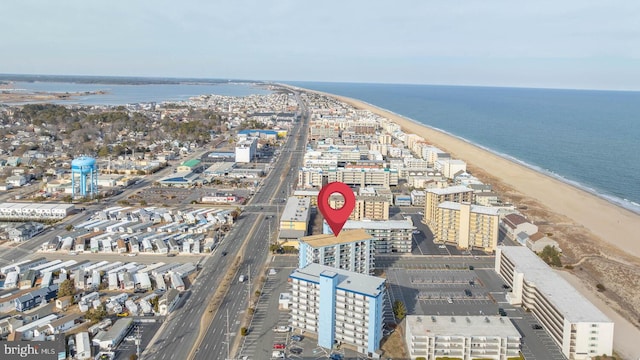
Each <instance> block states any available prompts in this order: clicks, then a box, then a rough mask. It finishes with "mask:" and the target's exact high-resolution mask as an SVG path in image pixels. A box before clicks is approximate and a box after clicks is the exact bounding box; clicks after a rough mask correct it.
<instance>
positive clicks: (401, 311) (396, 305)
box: [393, 300, 407, 320]
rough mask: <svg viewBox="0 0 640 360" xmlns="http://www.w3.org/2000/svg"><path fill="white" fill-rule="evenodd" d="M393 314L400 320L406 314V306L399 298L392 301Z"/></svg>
mask: <svg viewBox="0 0 640 360" xmlns="http://www.w3.org/2000/svg"><path fill="white" fill-rule="evenodd" d="M393 314H394V315H395V316H396V319H398V320H402V319H404V317H405V316H406V315H407V308H406V307H405V306H404V303H403V302H402V301H400V300H396V301H394V302H393Z"/></svg>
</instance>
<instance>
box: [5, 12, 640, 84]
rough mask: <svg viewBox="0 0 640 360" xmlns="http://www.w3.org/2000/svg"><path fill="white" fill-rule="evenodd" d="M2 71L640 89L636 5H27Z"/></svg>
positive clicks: (8, 23) (12, 23)
mask: <svg viewBox="0 0 640 360" xmlns="http://www.w3.org/2000/svg"><path fill="white" fill-rule="evenodd" d="M0 14H2V21H0V34H2V35H1V36H0V49H1V51H0V73H5V74H65V75H116V76H158V77H204V78H235V79H255V80H281V81H284V80H303V81H304V80H308V81H336V82H378V83H411V84H451V85H489V86H518V87H550V88H588V89H633V90H640V1H637V0H608V1H591V0H561V1H558V0H535V1H513V0H505V1H497V0H482V1H477V0H415V1H406V0H396V1H389V0H386V1H377V0H368V1H360V0H351V1H349V0H340V1H334V0H323V1H313V2H311V1H300V0H291V1H288V0H283V1H278V0H255V1H250V0H237V1H215V0H202V1H200V0H184V1H164V0H154V1H147V0H131V1H129V0H66V1H51V0H21V1H2V2H1V3H0Z"/></svg>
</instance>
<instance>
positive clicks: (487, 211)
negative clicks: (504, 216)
mask: <svg viewBox="0 0 640 360" xmlns="http://www.w3.org/2000/svg"><path fill="white" fill-rule="evenodd" d="M462 205H463V204H461V203H457V202H453V201H444V202H442V203H441V204H440V205H438V207H439V208H443V209H450V210H460V208H461V207H462ZM471 212H472V213H476V214H484V215H495V216H498V215H500V209H499V208H497V207H490V206H482V205H471Z"/></svg>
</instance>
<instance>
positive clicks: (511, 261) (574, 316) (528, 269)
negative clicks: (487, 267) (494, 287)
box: [495, 246, 614, 360]
mask: <svg viewBox="0 0 640 360" xmlns="http://www.w3.org/2000/svg"><path fill="white" fill-rule="evenodd" d="M495 271H496V272H497V273H498V274H499V275H500V276H501V277H502V278H503V279H504V281H505V282H506V283H507V284H509V285H510V286H511V288H512V291H511V292H508V293H507V301H508V302H509V303H510V304H512V305H521V306H523V307H524V308H526V309H528V310H530V311H531V312H532V314H533V315H534V316H535V317H536V318H537V319H538V321H539V322H540V324H541V325H542V326H543V327H544V329H545V330H546V331H547V333H548V334H549V335H550V337H551V339H553V340H554V341H555V342H556V343H557V344H558V346H559V347H560V349H561V350H562V353H563V354H564V355H565V356H566V357H567V358H568V359H578V360H580V359H591V358H594V357H595V356H598V355H603V354H604V355H607V356H611V354H612V352H613V325H614V324H613V322H612V321H611V319H609V318H608V317H607V316H606V315H605V314H604V313H602V311H600V310H599V309H598V308H597V307H595V306H594V305H593V304H592V303H591V302H590V301H589V300H587V299H586V298H585V297H584V296H582V295H581V294H580V293H579V292H578V291H577V290H576V289H575V288H574V287H572V286H571V284H569V283H568V282H567V281H566V280H565V279H563V278H562V277H561V276H560V275H558V274H556V273H555V272H554V271H553V270H552V269H551V268H550V267H549V266H548V265H547V264H546V263H545V262H544V261H542V260H541V259H540V258H539V257H538V256H537V255H536V254H534V253H533V252H532V251H531V250H529V249H528V248H526V247H523V246H501V247H499V248H498V249H497V251H496V262H495Z"/></svg>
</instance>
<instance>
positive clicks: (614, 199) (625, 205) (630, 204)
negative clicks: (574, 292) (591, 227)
mask: <svg viewBox="0 0 640 360" xmlns="http://www.w3.org/2000/svg"><path fill="white" fill-rule="evenodd" d="M305 90H306V91H310V92H316V93H319V94H323V95H325V96H330V97H333V98H338V99H341V101H344V102H346V103H349V101H353V102H358V103H362V104H364V105H365V106H366V107H370V108H374V109H377V110H378V111H380V112H383V113H388V114H392V115H393V116H394V117H398V118H401V119H403V120H406V121H409V122H411V123H412V124H415V125H416V126H420V127H425V128H428V129H430V130H433V131H437V132H439V133H442V134H444V135H448V136H450V137H452V138H455V139H458V140H460V141H462V142H465V143H467V144H469V145H472V146H475V147H477V148H480V149H482V150H484V151H486V152H489V153H491V154H493V155H495V156H498V157H501V158H503V159H504V160H507V161H510V162H512V163H514V164H516V165H520V166H522V167H525V168H527V169H530V170H532V171H535V172H537V173H539V174H541V175H544V176H548V177H550V178H553V179H555V180H557V181H560V182H562V183H564V184H566V185H569V186H571V187H574V188H576V189H578V190H582V191H584V192H586V193H588V194H590V195H593V196H595V197H598V198H600V199H602V200H604V201H606V202H608V203H610V204H612V205H615V206H617V207H620V208H622V209H624V210H627V211H630V212H632V213H634V214H636V215H640V204H638V203H636V202H634V201H630V200H627V199H623V198H621V197H618V196H616V195H610V194H606V193H604V192H602V191H599V190H597V189H595V188H592V187H590V186H587V185H584V184H582V183H580V182H578V181H576V180H571V179H569V178H566V177H564V176H563V175H561V174H558V173H555V172H552V171H549V170H546V169H543V168H541V167H540V166H537V165H533V164H530V163H527V162H526V161H523V160H520V159H518V158H516V157H513V156H511V155H509V154H506V153H502V152H499V151H496V150H494V149H491V148H489V147H486V146H484V145H481V144H478V143H476V142H473V141H471V140H469V139H467V138H464V137H462V136H458V135H456V134H453V133H451V132H449V131H447V130H443V129H440V128H437V127H434V126H430V125H427V124H423V123H421V122H419V121H418V120H415V119H412V118H410V117H407V116H404V115H402V114H398V113H396V112H394V111H391V110H387V109H385V108H382V107H380V106H377V105H374V104H371V103H369V102H366V101H363V100H359V99H353V98H349V97H346V96H342V95H335V94H330V93H325V92H322V91H316V90H309V89H305ZM368 110H371V109H368ZM372 112H373V113H375V112H374V111H372ZM378 115H380V114H378ZM384 117H387V116H384ZM389 120H390V121H393V122H395V120H392V119H389ZM398 125H400V124H398ZM400 126H401V127H402V125H400ZM425 140H427V142H428V139H425ZM638 256H640V254H638Z"/></svg>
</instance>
